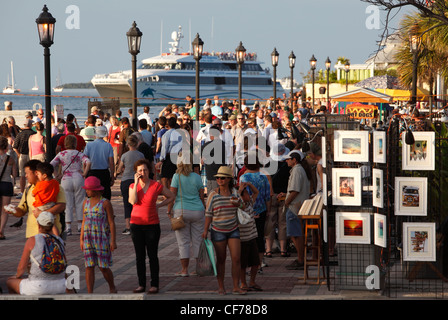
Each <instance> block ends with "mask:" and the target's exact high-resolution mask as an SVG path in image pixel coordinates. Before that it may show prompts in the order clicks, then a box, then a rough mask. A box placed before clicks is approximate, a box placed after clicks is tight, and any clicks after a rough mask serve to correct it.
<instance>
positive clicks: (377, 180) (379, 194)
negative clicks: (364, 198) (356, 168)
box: [372, 169, 384, 208]
mask: <svg viewBox="0 0 448 320" xmlns="http://www.w3.org/2000/svg"><path fill="white" fill-rule="evenodd" d="M372 184H373V188H372V204H373V206H374V207H377V208H383V206H384V205H383V201H384V194H383V193H384V188H383V186H384V185H383V170H380V169H373V170H372Z"/></svg>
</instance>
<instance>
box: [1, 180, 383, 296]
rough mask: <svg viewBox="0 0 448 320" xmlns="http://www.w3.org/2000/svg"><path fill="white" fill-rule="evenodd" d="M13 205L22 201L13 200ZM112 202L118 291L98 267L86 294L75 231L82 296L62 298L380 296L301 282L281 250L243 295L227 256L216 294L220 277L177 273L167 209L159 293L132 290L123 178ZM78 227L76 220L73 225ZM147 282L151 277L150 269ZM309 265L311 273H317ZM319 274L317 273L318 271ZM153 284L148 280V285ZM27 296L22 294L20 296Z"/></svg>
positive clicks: (9, 247) (11, 242)
mask: <svg viewBox="0 0 448 320" xmlns="http://www.w3.org/2000/svg"><path fill="white" fill-rule="evenodd" d="M12 203H13V204H17V203H18V200H15V199H13V201H12ZM112 204H113V208H114V211H115V216H116V218H115V223H116V226H117V245H118V249H117V250H116V251H115V252H114V253H113V262H114V264H113V267H112V272H113V273H114V279H115V285H116V287H117V290H118V295H110V294H108V291H109V290H108V285H107V283H106V282H105V280H104V279H103V277H102V274H101V272H100V271H99V270H98V269H97V271H96V281H95V289H94V295H87V294H86V293H87V290H86V285H85V278H84V261H83V256H82V252H81V249H80V245H79V235H78V234H77V233H76V232H74V234H73V235H72V236H68V237H67V241H66V243H67V257H68V260H69V264H70V265H76V266H78V267H79V269H80V273H81V279H80V289H79V290H78V294H77V295H76V297H74V296H75V295H63V296H60V297H57V298H59V299H77V297H79V298H81V297H82V299H86V298H87V299H90V298H91V299H207V300H212V299H216V300H219V299H281V300H289V299H344V297H345V298H347V296H348V297H349V299H350V295H352V296H351V297H352V298H356V299H359V298H363V297H365V298H366V299H372V298H373V299H378V298H380V297H379V294H378V293H376V292H368V293H367V292H364V293H361V294H359V295H356V296H353V293H349V294H348V295H345V296H344V295H342V293H341V292H339V291H335V290H328V288H327V286H326V285H325V284H321V285H314V284H306V285H304V284H301V283H300V282H299V281H298V277H301V276H303V271H290V270H287V269H286V268H285V266H286V265H287V264H289V263H291V262H292V261H293V260H294V259H295V258H294V254H292V255H291V257H289V258H282V257H280V256H279V254H274V257H273V258H268V259H266V260H265V261H266V263H267V264H268V266H267V267H265V268H263V274H259V275H258V276H257V280H256V281H257V283H258V284H259V285H260V286H261V287H262V288H263V291H262V292H249V293H248V294H247V295H245V296H234V295H231V294H230V292H231V288H232V285H231V276H230V259H229V258H228V259H227V265H226V276H225V283H226V289H227V292H228V293H227V295H226V296H224V297H222V296H219V295H218V294H217V288H218V286H217V281H216V278H215V277H214V276H210V277H198V276H190V277H176V276H175V275H174V274H175V273H176V272H177V271H179V270H180V263H179V259H178V248H177V242H176V238H175V235H174V232H173V231H171V230H170V226H169V220H168V218H167V215H166V210H164V209H162V210H161V212H160V221H161V229H162V235H161V239H160V244H159V261H160V288H159V289H160V292H159V294H157V295H151V296H148V295H146V294H133V293H132V290H133V289H134V288H136V287H137V286H138V284H137V273H136V269H135V255H134V248H133V244H132V240H131V236H130V235H123V234H121V232H122V231H123V229H124V217H123V204H122V198H121V196H120V191H119V181H117V182H116V184H115V185H114V187H113V189H112ZM15 221H17V218H14V217H12V218H9V220H8V223H7V227H6V232H5V235H6V240H3V241H0V252H1V256H0V287H1V288H2V289H3V295H0V299H12V298H15V299H17V298H18V297H12V296H11V295H8V294H7V289H6V279H7V278H8V277H9V276H10V275H13V274H14V273H15V270H16V268H17V264H18V262H19V260H20V255H21V253H22V249H23V245H24V243H25V225H24V226H22V228H21V229H16V228H10V227H9V225H11V224H12V223H14V222H15ZM72 229H73V230H76V223H74V224H73V227H72ZM194 269H195V262H194V261H192V262H191V263H190V272H191V271H193V270H194ZM147 270H148V281H149V267H148V268H147ZM313 270H315V268H312V269H311V273H310V276H313ZM314 272H315V271H314ZM148 285H149V284H148ZM21 298H23V297H21Z"/></svg>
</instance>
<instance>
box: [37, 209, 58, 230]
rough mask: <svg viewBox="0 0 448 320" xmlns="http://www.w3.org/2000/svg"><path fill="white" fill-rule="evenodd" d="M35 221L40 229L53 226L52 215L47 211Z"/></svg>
mask: <svg viewBox="0 0 448 320" xmlns="http://www.w3.org/2000/svg"><path fill="white" fill-rule="evenodd" d="M36 220H37V223H38V224H40V225H41V226H42V227H50V226H52V225H54V215H53V214H52V213H50V212H48V211H43V212H41V213H40V214H39V216H38V217H37V218H36Z"/></svg>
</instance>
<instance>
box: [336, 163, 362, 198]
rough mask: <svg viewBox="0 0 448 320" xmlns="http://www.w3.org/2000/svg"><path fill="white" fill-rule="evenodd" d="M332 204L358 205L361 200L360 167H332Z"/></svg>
mask: <svg viewBox="0 0 448 320" xmlns="http://www.w3.org/2000/svg"><path fill="white" fill-rule="evenodd" d="M331 184H332V191H331V194H332V200H333V205H336V206H337V205H341V206H360V205H361V202H362V186H361V169H360V168H358V169H352V168H333V169H332V182H331Z"/></svg>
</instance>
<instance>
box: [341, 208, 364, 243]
mask: <svg viewBox="0 0 448 320" xmlns="http://www.w3.org/2000/svg"><path fill="white" fill-rule="evenodd" d="M370 241H371V240H370V213H368V212H336V243H353V244H370Z"/></svg>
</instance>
